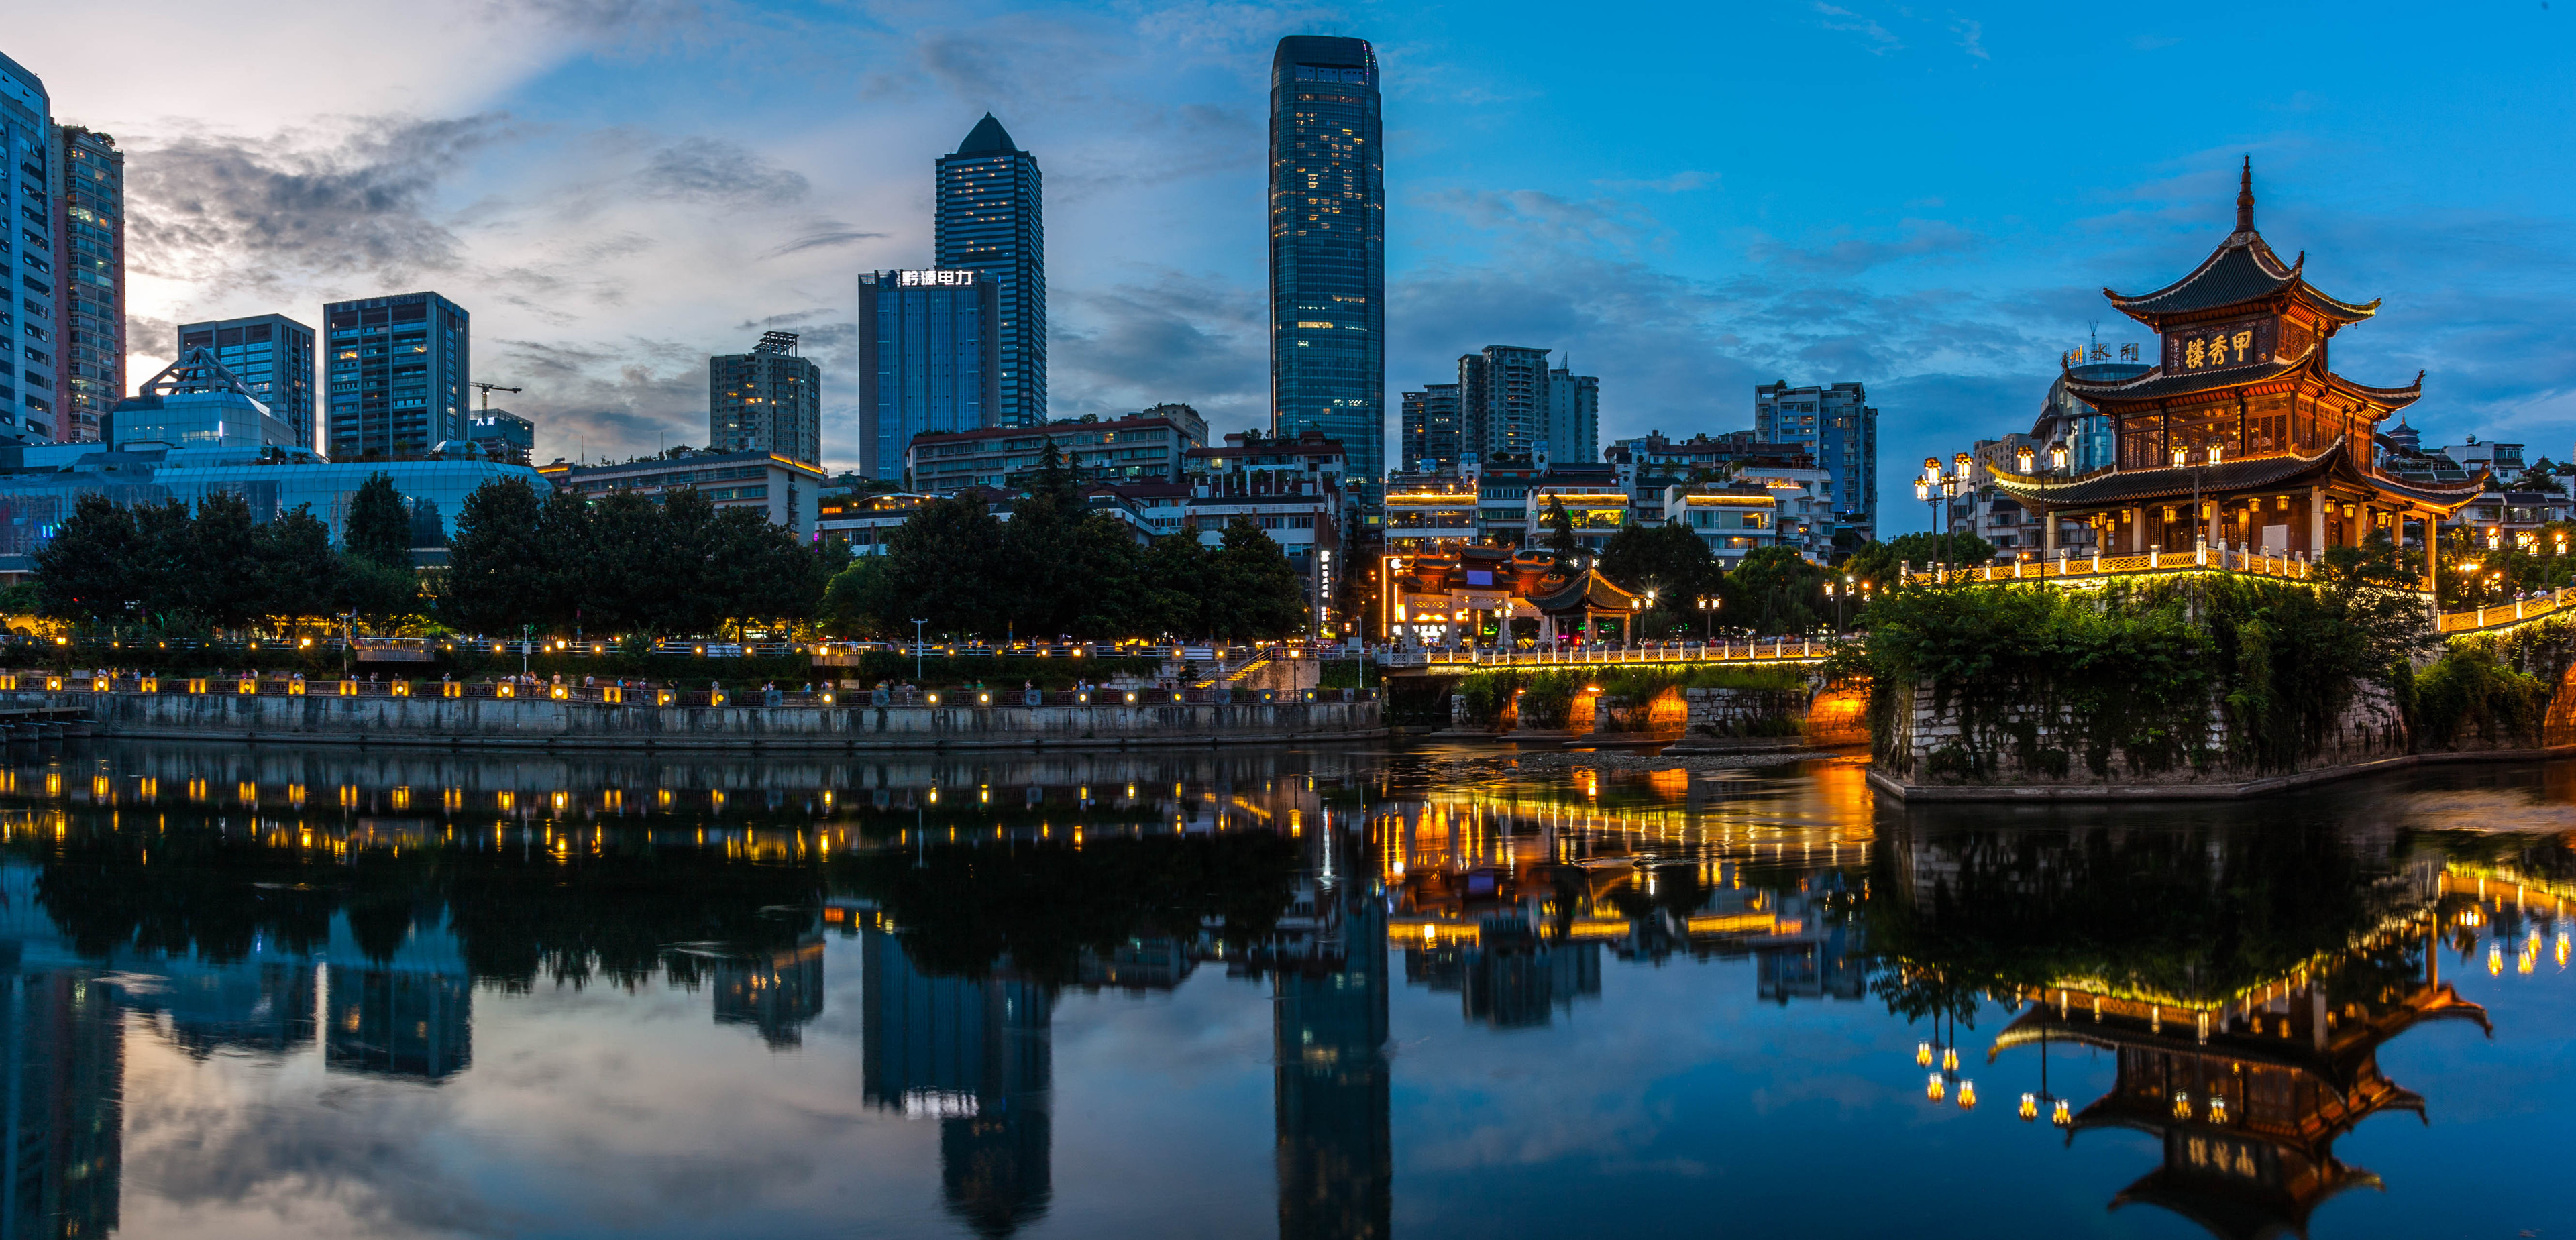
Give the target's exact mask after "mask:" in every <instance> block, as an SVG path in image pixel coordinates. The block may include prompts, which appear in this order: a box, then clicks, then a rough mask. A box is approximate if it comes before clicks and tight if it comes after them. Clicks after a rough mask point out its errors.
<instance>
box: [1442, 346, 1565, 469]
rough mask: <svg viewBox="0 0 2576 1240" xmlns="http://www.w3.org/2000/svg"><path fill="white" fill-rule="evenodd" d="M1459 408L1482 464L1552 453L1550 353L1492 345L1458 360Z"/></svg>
mask: <svg viewBox="0 0 2576 1240" xmlns="http://www.w3.org/2000/svg"><path fill="white" fill-rule="evenodd" d="M1458 409H1459V416H1460V418H1461V420H1462V421H1463V423H1464V435H1463V438H1464V441H1465V444H1466V449H1467V451H1470V452H1473V453H1475V454H1476V458H1477V459H1478V460H1490V459H1492V458H1494V457H1497V456H1502V455H1507V454H1522V453H1531V452H1537V451H1540V450H1541V449H1542V448H1545V449H1547V450H1548V456H1549V457H1550V458H1551V459H1553V458H1554V457H1555V455H1556V454H1555V452H1554V450H1553V445H1551V444H1549V443H1548V440H1547V423H1548V416H1547V415H1548V378H1547V350H1545V349H1529V348H1523V347H1521V346H1519V345H1509V344H1489V345H1486V346H1485V348H1484V350H1483V351H1482V352H1478V353H1470V354H1468V355H1466V356H1465V357H1461V358H1459V359H1458Z"/></svg>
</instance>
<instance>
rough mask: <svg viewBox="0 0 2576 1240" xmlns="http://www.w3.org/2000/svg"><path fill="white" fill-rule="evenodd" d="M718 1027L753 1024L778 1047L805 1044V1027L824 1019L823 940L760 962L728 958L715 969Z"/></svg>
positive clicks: (814, 938) (814, 937) (813, 938)
mask: <svg viewBox="0 0 2576 1240" xmlns="http://www.w3.org/2000/svg"><path fill="white" fill-rule="evenodd" d="M715 991H716V995H715V1010H716V1023H717V1024H719V1025H750V1026H753V1027H754V1028H757V1029H759V1030H760V1036H761V1039H762V1040H763V1041H766V1042H768V1043H769V1045H770V1046H771V1047H773V1048H783V1047H790V1046H796V1045H799V1044H801V1043H803V1042H804V1040H805V1039H804V1035H803V1033H802V1032H800V1031H801V1030H802V1028H803V1026H804V1024H805V1022H807V1021H809V1020H812V1019H814V1018H815V1017H817V1016H820V1015H822V1014H823V936H822V935H821V934H820V933H811V934H807V935H805V936H803V937H802V938H800V939H798V940H797V941H796V942H795V944H793V945H792V946H787V947H780V948H776V949H774V950H772V951H770V952H768V953H766V954H763V955H760V956H756V957H742V956H728V957H725V958H724V959H722V960H720V961H718V962H716V966H715Z"/></svg>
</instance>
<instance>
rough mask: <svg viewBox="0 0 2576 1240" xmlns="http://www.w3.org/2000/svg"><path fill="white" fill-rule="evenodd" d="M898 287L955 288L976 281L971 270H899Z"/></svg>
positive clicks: (896, 275) (896, 276) (896, 282)
mask: <svg viewBox="0 0 2576 1240" xmlns="http://www.w3.org/2000/svg"><path fill="white" fill-rule="evenodd" d="M894 282H895V286H896V287H898V288H955V287H959V286H963V285H971V284H973V283H974V282H975V273H974V272H971V271H898V272H896V273H894Z"/></svg>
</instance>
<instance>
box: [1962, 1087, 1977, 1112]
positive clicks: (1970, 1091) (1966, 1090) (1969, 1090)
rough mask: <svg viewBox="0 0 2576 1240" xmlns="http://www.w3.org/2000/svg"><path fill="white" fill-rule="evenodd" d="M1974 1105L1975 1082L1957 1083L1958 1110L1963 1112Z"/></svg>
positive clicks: (1975, 1103) (1975, 1097)
mask: <svg viewBox="0 0 2576 1240" xmlns="http://www.w3.org/2000/svg"><path fill="white" fill-rule="evenodd" d="M1976 1105H1977V1083H1976V1082H1975V1081H1961V1082H1959V1109H1960V1110H1962V1111H1965V1110H1969V1109H1971V1108H1973V1107H1975V1106H1976Z"/></svg>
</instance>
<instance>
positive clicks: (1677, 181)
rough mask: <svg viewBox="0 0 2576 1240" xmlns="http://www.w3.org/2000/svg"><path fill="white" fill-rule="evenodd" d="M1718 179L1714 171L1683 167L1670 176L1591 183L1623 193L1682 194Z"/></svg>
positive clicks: (1706, 185) (1705, 186)
mask: <svg viewBox="0 0 2576 1240" xmlns="http://www.w3.org/2000/svg"><path fill="white" fill-rule="evenodd" d="M1719 180H1720V177H1719V175H1718V174H1717V173H1714V172H1701V171H1698V170H1697V169H1685V170H1683V171H1681V172H1676V173H1674V174H1672V175H1671V176H1668V177H1659V178H1657V179H1655V180H1651V181H1595V182H1593V184H1595V185H1598V186H1600V187H1601V188H1603V189H1606V190H1616V191H1620V192H1623V193H1635V192H1638V191H1646V192H1650V193H1657V194H1682V193H1688V192H1690V191H1691V190H1695V189H1704V188H1707V187H1708V186H1711V185H1715V184H1717V183H1718V181H1719Z"/></svg>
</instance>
